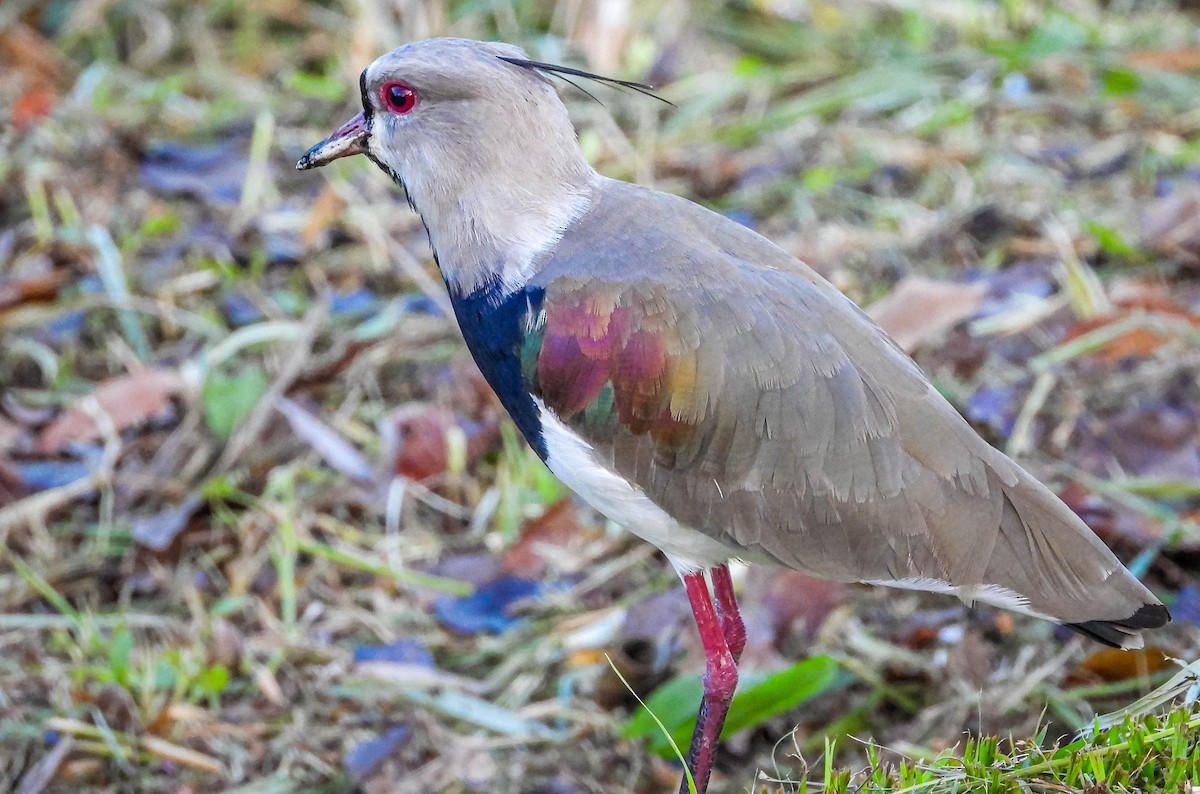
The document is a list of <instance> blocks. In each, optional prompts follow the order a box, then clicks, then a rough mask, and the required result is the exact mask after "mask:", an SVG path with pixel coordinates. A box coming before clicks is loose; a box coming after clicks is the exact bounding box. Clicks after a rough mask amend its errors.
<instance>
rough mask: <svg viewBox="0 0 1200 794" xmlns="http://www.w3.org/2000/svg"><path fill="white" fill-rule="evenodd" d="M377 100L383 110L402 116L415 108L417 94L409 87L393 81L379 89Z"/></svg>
mask: <svg viewBox="0 0 1200 794" xmlns="http://www.w3.org/2000/svg"><path fill="white" fill-rule="evenodd" d="M379 100H380V101H381V102H382V103H383V106H384V107H385V108H387V109H388V110H390V111H392V112H393V113H396V114H397V115H401V116H403V115H404V114H405V113H411V112H412V109H413V108H415V107H416V106H417V92H416V91H414V90H413V88H412V87H411V86H408V85H405V84H404V83H401V82H400V81H398V80H393V81H392V82H390V83H384V84H383V86H382V87H381V88H380V89H379Z"/></svg>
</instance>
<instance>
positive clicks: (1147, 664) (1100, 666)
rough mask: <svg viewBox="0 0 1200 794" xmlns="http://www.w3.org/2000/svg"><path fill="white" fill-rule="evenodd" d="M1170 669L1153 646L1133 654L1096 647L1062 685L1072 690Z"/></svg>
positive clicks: (1172, 664)
mask: <svg viewBox="0 0 1200 794" xmlns="http://www.w3.org/2000/svg"><path fill="white" fill-rule="evenodd" d="M1172 667H1174V663H1173V662H1172V661H1171V660H1170V659H1169V658H1167V655H1166V654H1164V653H1163V652H1162V651H1161V650H1160V649H1159V648H1156V647H1154V646H1150V647H1148V648H1139V649H1137V650H1133V651H1122V650H1119V649H1117V648H1100V649H1099V650H1095V651H1092V652H1091V653H1090V654H1088V655H1087V658H1085V659H1084V660H1083V661H1082V662H1080V663H1079V665H1078V666H1076V667H1075V668H1074V669H1073V670H1072V671H1071V672H1069V673H1067V677H1066V679H1065V680H1064V682H1063V683H1064V685H1065V686H1068V687H1072V686H1089V685H1092V684H1097V683H1110V682H1113V681H1124V680H1126V679H1129V678H1138V677H1144V676H1147V675H1150V674H1152V673H1158V672H1161V671H1163V670H1170V669H1171V668H1172Z"/></svg>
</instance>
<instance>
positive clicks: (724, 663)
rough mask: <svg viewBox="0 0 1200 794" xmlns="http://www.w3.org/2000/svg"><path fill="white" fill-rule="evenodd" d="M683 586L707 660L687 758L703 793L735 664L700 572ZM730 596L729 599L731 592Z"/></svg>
mask: <svg viewBox="0 0 1200 794" xmlns="http://www.w3.org/2000/svg"><path fill="white" fill-rule="evenodd" d="M726 576H728V571H726ZM683 586H684V587H685V588H686V589H687V595H688V602H689V603H690V604H691V605H692V614H693V615H695V616H696V625H697V626H698V627H699V629H700V642H701V644H703V645H704V656H705V660H706V664H705V669H704V699H703V700H701V701H700V714H699V716H698V717H696V730H695V731H694V732H693V733H692V746H691V748H690V749H689V750H688V755H687V764H688V769H690V770H692V780H693V781H694V782H695V784H696V791H697V792H699V793H700V794H703V792H704V791H705V790H706V789H707V788H708V778H709V775H710V774H711V773H712V762H713V756H714V755H715V754H716V750H717V741H718V740H719V739H720V738H721V727H722V726H724V724H725V715H726V714H728V713H729V703H730V701H732V700H733V691H734V690H735V689H737V681H738V674H737V662H735V661H734V658H733V654H732V653H731V652H730V648H729V645H728V644H726V642H725V631H724V629H723V627H722V625H721V621H720V620H719V619H718V618H717V613H716V611H715V610H714V609H713V602H712V599H711V598H710V597H709V594H708V583H707V582H706V581H705V580H704V574H703V572H696V573H689V574H685V575H684V577H683ZM729 595H730V597H732V595H733V591H732V590H730V592H729ZM734 614H736V607H735V612H734ZM739 623H740V620H739ZM744 633H745V632H744V631H743V634H744ZM679 792H680V794H687V792H688V785H687V777H684V779H683V782H682V783H680V785H679Z"/></svg>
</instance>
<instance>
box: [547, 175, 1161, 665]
mask: <svg viewBox="0 0 1200 794" xmlns="http://www.w3.org/2000/svg"><path fill="white" fill-rule="evenodd" d="M633 198H634V199H635V200H632V201H611V200H609V201H607V202H601V203H600V205H599V206H597V207H594V208H593V211H592V213H590V216H591V217H588V218H585V219H584V220H582V221H581V223H580V226H579V227H578V228H576V229H574V230H572V232H571V233H570V234H568V235H566V236H565V237H564V239H563V241H562V243H560V245H559V247H558V249H557V251H556V253H555V254H554V256H553V258H552V259H551V260H550V261H549V262H548V263H546V265H545V267H544V268H543V269H542V271H541V272H540V273H539V274H538V276H536V277H535V286H536V288H538V289H540V290H541V295H542V298H541V307H540V313H539V315H538V318H537V321H536V322H534V323H532V326H533V327H532V330H531V333H530V336H529V337H528V338H527V343H526V345H525V351H526V352H525V369H526V373H525V377H526V379H527V381H528V383H529V385H530V387H531V390H532V391H533V392H534V394H535V395H536V396H538V397H539V398H540V399H541V401H542V402H543V403H544V404H545V406H546V407H547V408H548V409H549V410H550V411H553V412H554V414H555V415H556V416H557V417H558V418H559V419H560V420H561V421H562V422H563V423H565V424H566V425H567V426H568V427H570V428H571V429H573V430H574V432H576V433H578V434H579V435H580V436H582V438H583V439H585V440H586V442H587V443H588V444H590V445H591V446H592V448H593V449H594V451H595V452H594V454H595V455H596V456H597V458H598V459H599V460H600V461H601V462H602V463H603V464H605V465H606V466H608V467H610V468H611V469H612V470H613V471H615V472H616V473H618V474H619V475H620V476H621V477H623V478H625V479H626V480H628V481H629V482H630V483H632V484H634V485H635V486H636V487H637V488H639V489H641V491H643V492H644V493H645V495H646V496H647V497H648V498H649V499H650V500H652V501H653V502H654V503H656V504H657V505H658V506H659V507H661V508H662V509H663V510H665V511H666V512H667V513H668V514H669V515H670V516H671V517H673V518H674V519H675V520H676V521H678V522H679V523H680V524H683V525H685V526H687V527H690V528H693V529H696V530H699V531H701V532H703V533H705V534H708V535H710V536H712V537H714V538H716V539H718V540H720V541H721V542H722V543H724V544H726V545H728V546H730V547H732V548H734V549H738V550H741V551H742V553H743V554H744V556H746V557H749V558H752V559H753V558H757V559H770V560H774V561H777V562H779V563H781V564H783V565H786V566H789V567H792V568H796V569H799V570H802V571H805V572H808V573H811V574H814V575H817V576H821V577H826V578H831V579H837V580H841V581H868V582H876V583H880V584H891V585H897V586H907V587H915V588H920V589H931V590H941V591H945V592H952V593H955V594H957V595H959V596H960V597H962V598H964V599H965V600H968V601H970V600H975V599H979V600H983V601H988V602H992V603H996V604H999V605H1002V606H1005V607H1009V608H1014V609H1018V610H1022V611H1026V612H1030V613H1033V614H1037V615H1040V616H1043V617H1049V618H1052V619H1055V620H1059V621H1062V622H1067V623H1080V624H1082V623H1089V622H1093V621H1115V622H1118V623H1119V622H1121V621H1127V622H1128V621H1133V622H1134V623H1137V622H1138V621H1139V620H1140V621H1142V622H1145V621H1147V620H1150V621H1151V622H1153V619H1157V618H1156V617H1154V616H1150V615H1148V614H1147V613H1145V609H1146V608H1147V605H1153V604H1157V601H1156V599H1154V597H1153V596H1152V595H1151V594H1150V593H1149V591H1147V590H1146V589H1145V588H1144V587H1143V586H1142V585H1141V584H1140V583H1139V582H1137V580H1136V579H1134V578H1133V577H1132V576H1131V575H1130V574H1129V573H1128V572H1127V571H1126V570H1125V569H1124V567H1123V566H1122V565H1121V564H1120V562H1119V561H1118V560H1117V559H1116V558H1115V557H1114V556H1113V554H1112V553H1111V552H1110V551H1109V550H1108V549H1107V548H1106V547H1105V546H1104V544H1103V543H1102V542H1101V541H1100V540H1099V539H1098V538H1096V536H1095V535H1094V534H1093V533H1092V532H1091V530H1090V529H1088V527H1087V526H1086V525H1085V524H1084V523H1083V522H1082V521H1081V520H1080V519H1079V518H1078V517H1077V516H1076V515H1075V514H1074V513H1072V512H1071V511H1070V510H1069V509H1068V508H1067V507H1066V506H1065V505H1063V504H1062V502H1061V501H1059V500H1058V499H1057V498H1056V497H1055V496H1054V495H1053V494H1051V493H1050V492H1049V491H1048V490H1047V489H1046V488H1045V487H1044V486H1043V485H1041V483H1039V482H1038V481H1037V480H1035V479H1034V478H1033V477H1032V476H1030V475H1029V474H1027V473H1026V472H1025V471H1024V470H1023V469H1021V468H1020V467H1019V466H1017V465H1016V464H1015V463H1013V462H1012V461H1011V460H1009V459H1008V458H1007V457H1005V456H1004V455H1003V454H1001V453H1000V452H998V451H996V450H995V449H993V448H992V447H990V446H989V445H988V444H986V443H985V442H984V441H983V440H982V439H980V438H979V436H978V435H977V434H976V433H975V432H974V431H973V430H972V429H971V428H970V426H969V425H968V424H967V423H966V422H965V421H964V420H963V419H962V418H961V416H960V415H959V414H958V413H957V412H956V411H955V410H954V408H953V407H952V406H950V404H949V403H947V402H946V400H945V399H943V398H942V397H941V396H940V395H939V394H938V392H937V391H936V390H935V389H934V388H933V387H932V385H930V383H929V382H928V380H927V379H926V378H925V376H924V375H923V374H922V373H921V371H920V370H919V369H918V368H917V367H916V365H915V364H914V363H913V362H912V360H911V359H909V358H908V356H907V355H905V354H904V353H903V352H902V351H901V350H900V349H899V348H897V347H896V346H895V345H894V344H893V343H892V342H891V341H890V340H889V339H888V338H887V336H886V335H885V334H884V333H883V332H882V331H881V330H880V329H879V328H878V327H877V326H876V325H875V324H874V323H873V322H872V321H871V320H870V319H869V318H868V317H867V316H866V315H865V314H863V313H862V312H861V311H860V310H859V309H858V308H857V307H856V306H854V305H853V304H852V303H851V302H850V301H849V300H848V299H846V298H845V297H844V296H842V295H841V293H840V292H838V291H837V290H836V289H835V288H833V287H832V286H831V285H830V284H828V283H827V282H826V281H824V280H823V279H821V278H820V277H819V276H817V275H816V274H815V273H814V272H812V271H811V270H809V269H808V268H806V267H805V266H803V265H801V264H800V263H798V262H796V261H795V260H794V259H792V258H791V257H789V256H787V255H786V254H784V253H783V252H782V251H780V250H779V249H777V248H775V247H774V246H773V245H771V244H770V243H769V242H767V241H766V240H765V239H763V238H761V237H758V236H757V235H755V234H753V233H752V232H749V231H748V230H745V229H742V228H741V227H740V226H737V225H736V224H734V223H733V222H731V221H729V220H727V219H725V218H723V217H721V216H719V215H716V214H713V213H709V212H708V211H707V210H703V209H702V208H699V207H697V206H695V205H692V204H690V203H688V202H684V201H682V200H680V199H675V198H674V197H667V196H664V195H663V194H656V193H652V192H650V191H644V190H643V191H636V192H635V193H634V194H633ZM589 227H598V228H603V229H608V230H610V232H611V230H619V232H620V236H621V244H620V245H610V244H609V243H610V241H609V240H606V239H605V238H603V237H601V236H599V233H598V231H597V228H589ZM611 517H612V518H614V520H617V521H620V520H621V516H611ZM1157 609H1158V610H1161V611H1162V619H1165V610H1162V608H1161V606H1158V607H1157ZM1152 611H1153V610H1152ZM1139 615H1140V616H1141V617H1140V618H1139V617H1136V616H1139ZM1159 622H1162V620H1159ZM1130 628H1137V626H1132V627H1130ZM1116 631H1118V634H1120V631H1121V630H1119V629H1117V630H1116ZM1093 633H1095V632H1093ZM1123 636H1124V635H1121V636H1119V637H1117V640H1116V641H1118V642H1123V641H1124V640H1123V639H1122V637H1123ZM1110 641H1112V640H1110Z"/></svg>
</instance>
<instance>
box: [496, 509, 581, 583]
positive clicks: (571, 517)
mask: <svg viewBox="0 0 1200 794" xmlns="http://www.w3.org/2000/svg"><path fill="white" fill-rule="evenodd" d="M579 533H580V529H579V516H578V514H577V512H576V510H575V501H574V500H573V499H560V500H558V501H557V502H555V503H554V504H553V505H551V506H550V508H549V509H548V510H546V512H545V513H543V514H542V515H540V516H538V517H537V518H534V519H530V520H529V521H526V522H525V523H524V524H523V525H522V527H521V536H520V537H519V538H518V539H517V542H516V543H514V544H513V545H512V547H511V548H509V549H508V551H507V552H505V554H504V560H503V563H502V564H503V566H504V570H506V571H508V572H509V573H511V574H513V575H514V576H523V577H526V578H528V579H540V578H542V576H544V575H545V573H546V568H547V567H548V561H547V559H546V557H545V556H544V555H543V549H544V548H545V547H547V546H558V547H564V546H569V545H570V544H571V543H572V541H574V540H577V539H578V538H579Z"/></svg>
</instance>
